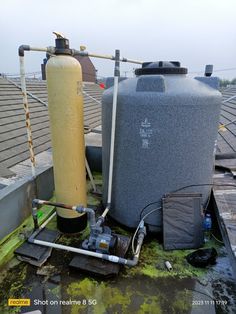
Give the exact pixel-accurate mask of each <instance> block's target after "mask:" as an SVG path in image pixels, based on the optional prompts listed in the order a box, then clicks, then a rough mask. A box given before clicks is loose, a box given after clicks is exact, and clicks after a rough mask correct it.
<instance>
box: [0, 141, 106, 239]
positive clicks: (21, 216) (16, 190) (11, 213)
mask: <svg viewBox="0 0 236 314" xmlns="http://www.w3.org/2000/svg"><path fill="white" fill-rule="evenodd" d="M86 157H87V160H88V163H89V166H90V169H91V171H97V172H101V169H102V149H101V147H97V146H86ZM53 191H54V179H53V167H51V166H49V167H44V168H41V170H40V171H37V173H36V178H35V179H34V180H33V179H32V178H30V177H25V178H23V179H21V180H19V181H17V182H15V183H13V184H11V185H9V186H6V187H4V188H2V189H1V190H0V241H1V239H3V238H4V237H5V236H7V235H8V234H10V233H11V232H13V231H14V230H15V229H16V228H17V227H19V226H20V225H21V224H22V222H23V221H24V220H25V219H26V218H27V217H29V216H30V214H31V204H32V200H33V199H34V198H40V199H44V200H49V199H50V198H51V197H52V196H53Z"/></svg>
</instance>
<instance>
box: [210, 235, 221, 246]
mask: <svg viewBox="0 0 236 314" xmlns="http://www.w3.org/2000/svg"><path fill="white" fill-rule="evenodd" d="M211 235H212V236H213V238H214V239H215V240H216V241H217V242H219V243H221V244H224V242H223V241H220V240H219V239H217V237H216V236H214V234H213V233H211Z"/></svg>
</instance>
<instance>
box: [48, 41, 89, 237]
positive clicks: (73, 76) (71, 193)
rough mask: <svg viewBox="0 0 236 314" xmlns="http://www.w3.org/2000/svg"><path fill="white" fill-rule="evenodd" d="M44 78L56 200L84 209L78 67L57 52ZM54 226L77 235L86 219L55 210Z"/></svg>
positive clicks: (83, 226) (59, 209) (81, 103)
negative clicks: (55, 224)
mask: <svg viewBox="0 0 236 314" xmlns="http://www.w3.org/2000/svg"><path fill="white" fill-rule="evenodd" d="M56 41H57V40H56ZM46 76H47V88H48V109H49V117H50V128H51V140H52V151H53V169H54V182H55V194H56V200H57V202H61V203H66V204H71V205H83V206H86V205H87V196H86V170H85V146H84V121H83V94H82V71H81V66H80V63H79V62H78V61H77V60H76V59H75V58H73V57H72V56H70V55H69V54H60V50H59V53H58V55H56V56H54V57H51V58H50V59H49V60H48V62H47V65H46ZM57 224H58V228H59V230H61V231H62V232H69V233H73V232H78V231H81V230H83V229H84V228H85V227H86V225H87V215H86V214H78V213H76V212H75V211H72V210H67V209H62V208H58V209H57Z"/></svg>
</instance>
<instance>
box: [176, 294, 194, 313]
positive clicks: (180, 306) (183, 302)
mask: <svg viewBox="0 0 236 314" xmlns="http://www.w3.org/2000/svg"><path fill="white" fill-rule="evenodd" d="M191 296H192V293H191V292H190V291H188V290H186V289H185V290H184V291H178V292H177V293H176V295H175V299H174V302H173V304H172V308H173V313H175V314H179V313H188V312H189V311H190V309H191V308H192V302H191Z"/></svg>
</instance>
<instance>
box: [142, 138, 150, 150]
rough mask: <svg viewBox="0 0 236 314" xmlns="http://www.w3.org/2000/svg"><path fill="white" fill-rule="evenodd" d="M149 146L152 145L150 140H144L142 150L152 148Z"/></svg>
mask: <svg viewBox="0 0 236 314" xmlns="http://www.w3.org/2000/svg"><path fill="white" fill-rule="evenodd" d="M149 145H150V142H149V140H148V139H146V138H145V139H142V148H144V149H147V148H150V147H149Z"/></svg>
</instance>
